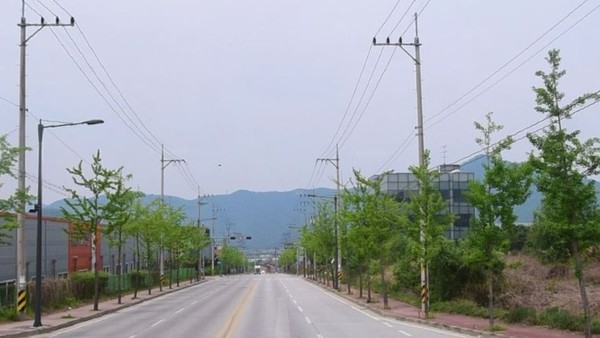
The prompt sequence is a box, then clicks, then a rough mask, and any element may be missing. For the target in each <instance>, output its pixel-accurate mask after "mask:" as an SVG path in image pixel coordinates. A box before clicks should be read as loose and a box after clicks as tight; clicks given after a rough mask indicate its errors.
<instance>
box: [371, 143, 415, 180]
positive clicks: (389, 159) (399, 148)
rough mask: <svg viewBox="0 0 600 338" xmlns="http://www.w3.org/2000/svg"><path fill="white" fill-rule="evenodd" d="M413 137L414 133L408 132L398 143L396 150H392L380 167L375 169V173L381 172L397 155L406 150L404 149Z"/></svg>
mask: <svg viewBox="0 0 600 338" xmlns="http://www.w3.org/2000/svg"><path fill="white" fill-rule="evenodd" d="M413 137H414V135H412V134H408V136H407V137H406V138H405V139H404V141H402V143H400V145H399V146H398V148H396V150H394V152H393V153H392V155H391V156H390V157H389V158H388V159H387V160H386V161H385V162H384V163H383V164H382V165H381V167H379V169H377V171H376V172H377V173H380V172H382V171H383V170H384V169H385V168H386V167H387V166H388V165H390V164H392V163H393V162H394V161H396V159H397V158H398V156H400V155H401V154H402V153H404V152H405V151H406V149H408V146H409V145H410V144H411V143H412V142H410V141H412V140H414V138H413Z"/></svg>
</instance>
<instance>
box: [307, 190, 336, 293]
mask: <svg viewBox="0 0 600 338" xmlns="http://www.w3.org/2000/svg"><path fill="white" fill-rule="evenodd" d="M315 209H316V213H315V216H314V217H313V219H312V222H311V223H310V224H309V225H308V226H306V227H303V228H302V237H301V243H302V245H303V246H304V247H305V248H307V250H308V252H310V253H312V259H313V264H314V265H315V268H316V269H317V273H316V275H317V279H318V278H319V276H320V278H321V279H322V280H323V282H324V283H326V284H327V285H328V284H329V278H332V279H333V265H332V261H333V257H335V242H336V240H335V231H334V227H335V214H334V211H333V208H332V206H331V203H330V202H329V201H325V202H323V203H317V204H316V205H315Z"/></svg>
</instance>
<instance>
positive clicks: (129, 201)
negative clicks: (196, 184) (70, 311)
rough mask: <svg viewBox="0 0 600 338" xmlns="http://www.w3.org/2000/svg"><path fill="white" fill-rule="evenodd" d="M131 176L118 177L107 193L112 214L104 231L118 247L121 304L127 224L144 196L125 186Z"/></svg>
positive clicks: (108, 206) (109, 212)
mask: <svg viewBox="0 0 600 338" xmlns="http://www.w3.org/2000/svg"><path fill="white" fill-rule="evenodd" d="M130 178H131V175H128V176H125V177H123V176H119V177H117V180H116V182H115V186H114V189H113V190H112V191H108V192H107V193H106V199H107V200H108V203H107V206H106V208H107V211H108V214H110V215H111V218H110V219H108V220H106V221H107V226H106V228H105V229H104V232H105V233H106V235H107V236H108V239H109V241H110V245H111V246H116V247H117V267H118V270H117V275H118V278H119V279H118V283H117V293H118V297H117V298H118V303H119V304H121V294H122V279H123V276H122V274H123V267H122V266H123V264H122V262H121V257H122V255H121V252H122V249H123V245H124V244H125V243H126V242H127V240H128V239H129V236H128V233H127V231H126V230H125V226H126V225H127V223H129V221H130V220H131V218H132V216H133V212H134V209H133V206H134V203H135V202H136V201H137V200H138V199H140V198H141V197H142V196H143V194H142V193H141V192H136V191H133V190H131V188H129V187H126V186H125V181H127V180H129V179H130Z"/></svg>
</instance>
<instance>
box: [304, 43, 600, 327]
mask: <svg viewBox="0 0 600 338" xmlns="http://www.w3.org/2000/svg"><path fill="white" fill-rule="evenodd" d="M546 60H547V62H548V65H549V68H550V69H549V71H548V72H544V71H538V72H537V73H536V75H537V76H538V77H539V79H540V80H541V84H540V85H539V87H534V88H533V90H534V94H535V102H536V111H538V112H540V113H541V114H542V115H543V117H544V118H543V122H544V123H546V124H547V126H546V127H545V128H543V129H541V130H540V131H539V132H537V133H533V134H529V135H528V139H529V141H530V143H531V145H532V151H531V153H530V156H529V159H528V160H527V161H526V162H524V163H522V164H512V163H508V162H506V161H505V160H504V159H503V157H502V154H503V152H504V151H506V150H508V149H510V146H511V144H512V143H513V142H514V141H513V140H512V138H510V137H508V138H502V139H495V138H494V137H495V136H496V134H497V132H498V131H500V130H501V129H502V126H501V125H499V124H496V123H495V122H494V121H493V119H492V113H489V114H488V115H486V120H485V121H484V122H482V123H475V128H476V129H477V130H478V131H479V132H480V133H481V136H480V137H478V138H477V139H476V140H475V142H476V143H477V145H479V146H480V148H481V150H482V152H483V153H484V155H485V159H486V162H485V163H484V178H483V180H481V181H477V182H471V183H470V185H469V188H468V191H467V192H466V193H465V195H466V197H467V199H468V201H469V202H470V203H471V204H472V205H473V206H474V207H475V208H476V209H477V214H476V216H475V217H473V218H472V219H471V220H470V227H469V230H468V232H467V234H466V236H465V237H464V238H461V239H459V240H450V239H448V238H447V237H445V236H444V235H443V234H444V231H446V230H448V229H449V227H450V225H451V224H452V222H453V219H454V216H453V215H452V214H450V213H449V212H448V205H447V202H445V201H444V200H443V199H442V198H441V194H440V191H438V190H436V188H435V185H434V184H432V182H434V181H435V180H436V178H437V176H436V175H438V173H437V172H436V171H435V170H431V168H429V162H428V160H427V159H428V157H427V152H426V153H425V159H426V160H425V165H424V166H422V167H411V168H410V170H411V172H412V173H413V175H414V176H415V177H416V179H417V183H418V187H419V190H418V192H416V193H413V194H412V195H411V196H409V198H408V199H407V200H396V199H394V198H393V197H392V196H389V195H387V194H385V193H382V192H381V189H380V184H381V176H384V175H385V173H384V174H382V175H381V176H380V178H379V179H377V178H376V179H366V178H365V177H363V176H362V175H361V174H360V172H359V171H357V170H355V172H354V177H353V179H352V180H351V182H352V184H351V186H349V187H347V189H345V190H344V191H343V193H342V194H341V196H340V199H341V201H342V203H341V204H342V207H341V209H340V210H339V212H337V213H335V212H334V211H333V210H332V208H331V205H330V204H328V203H320V204H319V205H318V206H317V207H316V208H315V212H316V215H315V217H314V218H313V219H312V221H311V222H309V223H308V224H306V225H305V226H304V227H303V232H302V236H301V240H300V245H301V246H302V248H303V250H304V251H305V254H306V257H307V258H308V259H309V260H310V262H312V264H311V265H310V266H309V270H308V271H305V273H306V274H307V275H308V276H309V277H310V278H313V279H315V280H317V281H320V282H323V283H326V284H329V283H330V281H332V280H333V275H332V271H333V270H332V263H331V262H332V257H333V249H334V247H335V237H334V226H335V224H336V222H339V224H340V229H343V231H341V234H340V236H341V239H340V243H342V270H343V278H344V279H345V280H344V283H346V288H345V289H344V288H343V287H342V285H343V283H340V292H342V291H346V292H352V291H351V288H352V287H355V288H357V289H358V290H355V291H354V292H358V293H359V297H361V298H362V297H365V298H366V300H367V301H368V302H371V301H373V299H372V294H373V292H377V294H378V295H379V297H380V298H381V299H380V301H381V303H382V306H383V308H386V307H387V306H388V304H387V299H388V297H389V296H390V295H391V296H392V297H395V298H398V299H400V300H402V301H404V302H409V303H412V304H414V305H415V306H420V307H421V308H422V309H423V313H424V315H425V317H426V318H428V317H429V315H430V311H431V312H433V313H435V312H453V313H461V314H466V315H470V316H478V317H484V318H489V329H490V330H493V331H495V330H501V329H502V324H501V323H498V322H497V321H496V319H500V320H502V321H503V322H505V323H523V324H528V325H544V326H548V327H552V328H558V329H565V330H572V331H580V332H583V333H584V336H585V337H591V336H592V333H600V302H599V301H598V300H599V299H600V262H598V259H599V258H600V256H599V255H598V253H599V252H600V244H599V243H600V213H599V211H598V201H597V194H598V191H596V189H595V182H594V181H591V180H589V179H588V177H590V176H594V175H597V174H599V173H600V148H599V147H598V139H596V138H593V139H589V140H581V139H580V135H579V132H578V131H567V130H566V128H565V121H566V120H568V119H570V118H571V117H572V116H573V115H574V114H575V113H577V112H578V111H579V110H581V109H583V108H585V107H586V105H589V104H593V103H595V102H597V101H598V100H600V94H599V93H598V92H595V93H589V94H583V95H580V96H578V97H576V98H575V99H574V100H572V101H570V102H566V103H564V102H563V98H564V96H565V95H564V94H563V93H562V92H560V90H559V87H560V84H559V80H560V79H561V78H562V77H563V76H564V75H565V71H564V70H562V69H561V68H560V61H561V60H560V56H559V52H558V51H557V50H552V51H550V52H549V53H548V56H547V58H546ZM532 187H535V188H536V189H537V190H538V191H539V192H540V193H541V194H542V202H541V205H540V206H539V208H538V210H537V211H536V213H535V217H534V223H533V224H532V225H526V226H524V225H518V224H516V216H515V214H514V208H515V207H517V206H519V205H520V204H522V203H524V202H525V200H526V199H527V197H528V196H529V193H530V189H531V188H532ZM364 294H366V295H364Z"/></svg>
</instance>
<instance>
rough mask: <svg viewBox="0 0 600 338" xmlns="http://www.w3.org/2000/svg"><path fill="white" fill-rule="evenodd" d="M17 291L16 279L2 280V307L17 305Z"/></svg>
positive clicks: (0, 298)
mask: <svg viewBox="0 0 600 338" xmlns="http://www.w3.org/2000/svg"><path fill="white" fill-rule="evenodd" d="M15 291H16V288H15V281H14V280H8V281H3V282H0V308H10V307H13V308H14V307H15V301H16V299H17V298H16V296H15Z"/></svg>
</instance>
